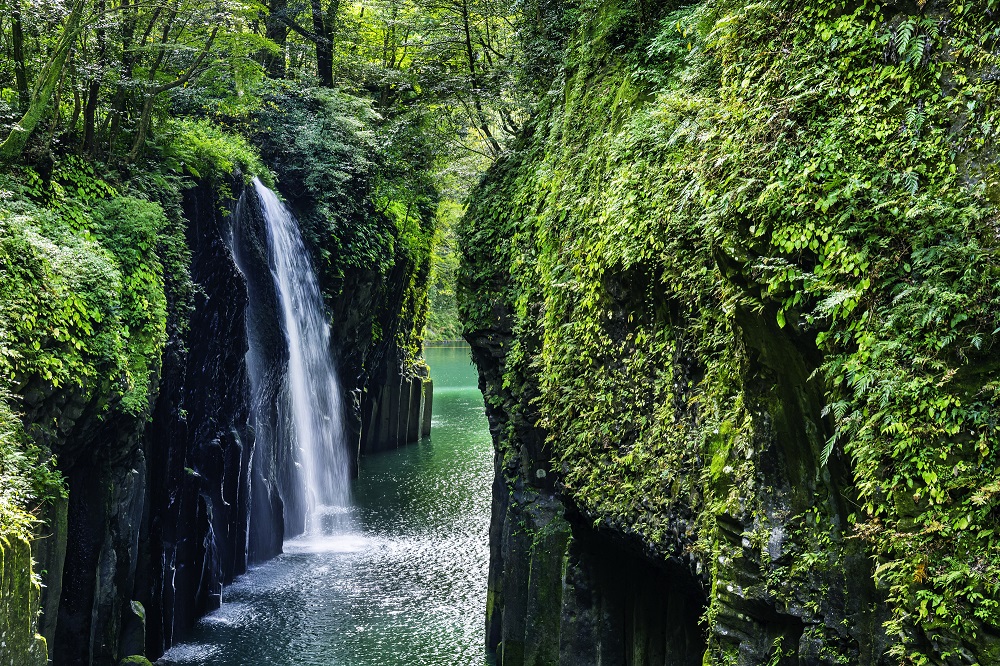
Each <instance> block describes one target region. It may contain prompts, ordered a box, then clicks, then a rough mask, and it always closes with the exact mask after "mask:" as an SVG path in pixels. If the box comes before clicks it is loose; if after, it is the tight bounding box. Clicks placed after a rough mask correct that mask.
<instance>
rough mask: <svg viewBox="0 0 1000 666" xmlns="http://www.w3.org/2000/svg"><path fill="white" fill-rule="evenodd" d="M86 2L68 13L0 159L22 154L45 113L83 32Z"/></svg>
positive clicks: (0, 150) (78, 1) (0, 147)
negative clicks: (59, 34) (26, 106)
mask: <svg viewBox="0 0 1000 666" xmlns="http://www.w3.org/2000/svg"><path fill="white" fill-rule="evenodd" d="M83 6H84V0H76V2H75V3H74V4H73V9H71V10H70V13H69V16H67V17H66V24H65V26H64V27H63V34H62V36H61V37H60V38H59V41H58V42H56V45H55V47H54V48H53V49H52V55H51V56H50V57H49V61H48V62H47V63H46V64H45V66H44V67H43V68H42V71H41V72H39V74H38V79H37V80H36V81H35V88H34V90H33V91H32V95H31V101H30V102H29V104H28V109H27V111H25V112H24V115H23V116H22V117H21V120H20V121H18V123H17V125H15V126H14V127H13V129H11V131H10V133H9V134H8V135H7V138H6V139H4V141H3V143H0V160H2V161H5V162H12V161H14V160H16V159H18V158H20V157H21V153H23V152H24V147H25V145H27V143H28V138H29V137H30V136H31V133H32V132H33V131H35V128H36V127H37V126H38V123H39V122H41V120H42V118H43V117H44V116H45V111H46V110H47V109H48V107H49V102H50V101H51V100H52V92H53V91H54V90H55V87H56V84H57V83H59V80H60V78H62V70H63V65H65V64H66V58H67V57H68V56H69V52H70V50H72V48H73V43H74V42H75V41H76V37H77V35H78V34H79V32H80V30H79V26H80V18H81V17H82V16H83Z"/></svg>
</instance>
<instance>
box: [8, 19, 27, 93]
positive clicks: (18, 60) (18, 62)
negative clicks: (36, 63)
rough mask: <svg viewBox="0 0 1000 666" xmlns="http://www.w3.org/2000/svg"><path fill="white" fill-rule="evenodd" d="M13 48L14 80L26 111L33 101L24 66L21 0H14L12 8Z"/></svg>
mask: <svg viewBox="0 0 1000 666" xmlns="http://www.w3.org/2000/svg"><path fill="white" fill-rule="evenodd" d="M10 19H11V25H10V27H11V41H12V44H11V50H12V51H13V52H14V80H15V85H16V86H17V101H18V104H19V105H20V108H19V110H20V111H21V112H24V111H26V110H27V109H28V105H29V104H30V103H31V96H30V93H29V92H28V74H27V71H26V70H25V67H24V26H23V25H22V24H21V0H14V8H13V9H11V17H10Z"/></svg>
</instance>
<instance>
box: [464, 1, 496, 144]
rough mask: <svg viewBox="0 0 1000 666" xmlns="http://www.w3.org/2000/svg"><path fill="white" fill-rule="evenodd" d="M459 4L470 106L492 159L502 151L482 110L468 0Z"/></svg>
mask: <svg viewBox="0 0 1000 666" xmlns="http://www.w3.org/2000/svg"><path fill="white" fill-rule="evenodd" d="M461 3H462V4H461V8H462V29H463V30H464V31H465V54H466V57H467V58H468V60H469V83H470V84H471V85H472V91H471V92H472V104H473V106H474V107H475V108H476V115H477V116H478V121H479V131H480V132H482V133H483V137H484V138H485V139H486V142H487V143H488V144H489V146H490V151H491V152H492V153H493V157H494V158H496V157H498V156H499V155H500V153H501V152H502V151H501V148H500V143H499V142H498V141H497V140H496V138H495V137H494V136H493V132H491V131H490V123H489V120H488V119H487V118H486V112H485V110H484V109H483V102H482V99H481V98H480V92H479V91H480V88H479V76H478V75H477V73H476V52H475V50H473V48H472V27H471V25H470V23H469V0H461ZM475 121H476V119H473V122H475Z"/></svg>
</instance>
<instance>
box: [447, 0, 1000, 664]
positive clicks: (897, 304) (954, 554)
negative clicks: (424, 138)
mask: <svg viewBox="0 0 1000 666" xmlns="http://www.w3.org/2000/svg"><path fill="white" fill-rule="evenodd" d="M566 9H567V12H569V15H571V16H573V17H574V18H575V27H574V29H573V33H572V34H571V35H570V36H569V39H568V41H567V47H566V50H565V52H564V54H563V63H564V68H563V71H562V72H561V74H560V75H559V76H558V77H557V78H556V80H555V81H554V82H553V87H552V89H551V91H550V94H548V95H546V96H545V97H544V98H543V101H542V102H541V104H540V106H539V108H538V112H537V115H536V117H535V119H534V120H533V122H532V123H531V125H530V127H529V130H528V132H527V133H526V135H525V136H524V137H523V139H522V142H521V144H520V145H519V147H518V148H517V149H516V150H515V151H513V152H512V153H511V154H510V155H508V156H507V157H506V158H504V159H503V160H501V161H500V163H498V164H497V165H496V166H495V167H494V168H493V169H492V170H491V172H490V173H489V174H488V175H487V177H486V179H485V180H484V182H483V183H482V184H481V186H480V187H479V189H478V191H477V193H476V195H475V198H474V200H473V202H472V204H471V205H470V208H469V212H468V214H467V216H466V219H465V222H464V228H463V230H462V244H463V252H464V256H465V260H464V261H465V263H464V266H463V270H462V276H461V278H460V287H461V293H460V296H461V302H462V309H463V316H464V318H465V325H466V337H467V338H468V339H469V340H470V342H472V344H473V347H474V352H473V353H474V357H475V358H476V361H477V363H478V364H479V367H480V370H481V373H482V377H483V380H484V384H485V388H486V399H487V411H488V413H489V414H490V416H491V420H492V423H493V426H494V435H495V437H496V441H497V447H498V455H499V456H500V465H499V472H500V475H501V480H502V481H503V482H504V483H505V485H506V486H507V487H509V488H511V489H516V488H517V487H518V485H519V484H529V485H534V486H537V487H541V488H546V487H552V486H553V485H554V487H555V488H557V489H558V491H559V494H560V496H561V497H562V498H563V501H564V502H566V503H567V504H568V505H569V507H570V508H571V509H572V512H571V513H573V514H574V515H576V516H577V518H575V519H574V521H573V522H574V531H577V530H578V529H582V527H584V526H586V525H598V526H599V527H600V530H601V531H604V532H607V533H609V534H612V535H618V536H619V537H625V538H627V539H634V540H635V541H637V542H638V543H640V544H642V545H641V546H639V549H640V550H642V551H644V552H645V554H646V556H647V557H650V558H652V559H653V560H654V561H656V560H659V561H667V562H675V563H677V564H682V565H683V566H684V567H685V568H686V570H687V571H688V573H689V575H690V576H692V577H695V578H697V579H698V580H700V581H701V583H700V585H701V586H702V589H703V591H704V592H705V594H706V596H707V597H708V605H707V609H706V612H705V616H704V621H705V625H704V626H705V627H706V632H707V635H708V652H707V654H706V656H705V659H706V661H707V663H734V664H736V663H738V664H746V665H748V666H749V665H750V664H762V663H785V661H784V660H793V659H798V660H799V661H800V662H801V661H802V660H805V661H806V662H807V663H829V664H834V663H852V664H853V663H864V664H875V663H889V662H892V661H901V662H907V661H909V662H913V663H935V664H938V663H947V664H951V663H955V664H958V663H977V662H978V663H983V664H985V663H989V659H990V654H991V652H990V651H991V650H992V649H993V648H992V647H991V645H992V640H993V639H992V638H991V637H992V636H993V635H994V634H996V633H997V626H1000V615H998V613H1000V592H998V590H997V587H996V585H995V579H996V576H997V572H998V571H1000V559H998V553H1000V542H998V541H997V536H996V535H995V534H994V529H993V526H994V525H995V522H996V515H995V505H996V502H995V501H996V498H997V497H998V496H1000V495H998V494H997V490H996V483H995V475H996V473H997V469H998V466H1000V459H998V457H997V454H996V451H994V450H993V449H994V447H992V446H991V445H990V442H992V441H993V439H995V434H996V433H995V426H994V424H995V422H996V418H997V416H998V411H1000V405H998V403H997V400H996V397H995V382H994V377H993V373H992V370H991V369H992V368H994V367H995V364H996V358H997V354H998V352H997V351H996V348H995V343H994V342H993V337H994V335H995V330H996V328H997V324H998V323H1000V322H998V312H1000V307H998V303H1000V291H998V288H997V284H998V282H997V280H996V275H997V268H996V266H997V257H998V249H1000V248H998V246H997V239H996V235H995V233H994V232H993V228H994V225H995V220H996V218H997V211H996V209H995V208H994V204H993V201H992V199H991V195H990V192H991V191H992V188H994V187H995V186H994V185H993V183H995V182H996V180H997V176H998V174H997V169H996V168H995V166H994V165H993V161H992V159H991V155H992V150H993V149H992V148H991V145H992V141H993V138H992V137H993V134H992V127H993V126H994V123H995V122H996V121H997V120H1000V117H998V116H997V110H996V109H997V104H996V102H997V101H998V99H997V92H996V88H995V84H994V83H992V80H993V79H992V78H991V77H992V74H989V73H988V72H992V71H993V68H995V67H996V66H997V63H996V56H995V54H993V53H992V52H991V51H989V50H988V49H986V48H984V47H983V46H982V45H983V44H986V43H991V42H990V40H992V39H994V38H995V37H996V34H995V33H996V30H997V27H996V24H995V23H994V22H992V21H990V20H987V19H986V18H984V16H985V15H984V14H983V12H982V9H983V8H982V7H979V9H972V8H971V5H967V4H963V3H958V2H927V3H917V4H914V5H908V4H893V5H889V4H880V3H873V2H855V3H847V2H834V3H830V2H812V1H810V0H800V1H798V2H783V1H778V0H774V1H770V2H762V3H750V4H748V3H741V2H735V1H730V0H705V1H703V2H694V3H676V2H661V3H652V4H650V3H643V2H634V3H633V2H628V1H625V0H621V1H614V2H603V3H588V2H585V3H581V4H580V5H579V6H577V7H574V8H569V7H567V8H566ZM984 128H986V129H985V130H984ZM983 132H985V134H984V133H983ZM539 471H542V472H543V473H544V474H543V476H542V477H539V476H538V475H537V473H538V472H539ZM540 479H544V480H540ZM514 496H516V493H515V495H514ZM494 518H495V520H496V519H497V516H496V515H495V517H494ZM494 537H495V538H497V539H501V540H502V538H503V537H502V534H501V533H500V532H498V531H496V530H495V531H494ZM494 552H495V553H496V551H494ZM497 562H498V564H497V566H498V567H500V571H501V573H498V574H496V575H500V576H503V575H506V574H504V573H503V572H505V571H506V569H505V568H504V567H506V566H507V563H506V562H503V561H502V560H501V559H497ZM509 575H512V576H520V575H521V574H520V573H518V572H516V571H514V570H511V571H510V572H509ZM494 608H496V603H495V607H494ZM494 612H495V613H496V612H497V611H496V610H494ZM788 663H793V662H792V661H788Z"/></svg>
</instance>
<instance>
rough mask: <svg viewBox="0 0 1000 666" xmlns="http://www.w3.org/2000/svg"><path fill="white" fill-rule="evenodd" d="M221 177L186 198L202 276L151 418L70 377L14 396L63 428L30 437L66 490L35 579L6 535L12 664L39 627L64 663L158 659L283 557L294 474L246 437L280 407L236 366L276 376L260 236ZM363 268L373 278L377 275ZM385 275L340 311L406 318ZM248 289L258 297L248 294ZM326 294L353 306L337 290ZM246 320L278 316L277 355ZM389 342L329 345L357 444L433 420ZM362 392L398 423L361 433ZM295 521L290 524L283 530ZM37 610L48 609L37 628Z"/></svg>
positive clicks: (175, 294) (279, 362) (236, 185)
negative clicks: (266, 563) (79, 394)
mask: <svg viewBox="0 0 1000 666" xmlns="http://www.w3.org/2000/svg"><path fill="white" fill-rule="evenodd" d="M227 189H229V190H231V191H234V192H236V193H237V194H238V193H240V192H241V191H242V189H243V184H242V183H241V182H239V181H235V182H232V183H230V184H229V187H228V188H220V187H218V186H213V185H210V184H207V183H203V184H201V185H199V186H197V187H195V188H194V189H191V190H187V191H186V192H185V194H184V199H183V214H184V218H185V221H186V222H185V225H186V240H187V244H188V247H189V249H190V252H191V261H190V275H191V279H192V281H193V283H194V285H195V289H194V292H193V295H190V296H189V295H188V294H186V293H183V292H179V291H177V290H172V289H171V285H170V284H168V285H167V297H168V316H169V317H170V318H172V321H173V324H172V325H168V331H169V332H170V333H171V335H170V337H169V340H168V343H167V346H166V349H165V351H164V354H163V358H162V367H161V370H160V372H159V374H158V377H157V381H156V382H154V390H153V392H152V396H151V406H150V412H149V415H148V416H147V415H144V414H139V415H135V416H132V417H126V416H122V415H119V414H118V413H117V412H112V413H111V414H110V415H107V414H102V413H101V405H100V404H99V403H98V404H93V405H90V404H77V403H78V402H79V400H76V399H75V398H74V395H73V393H72V391H69V392H60V391H55V390H52V389H51V387H50V388H49V389H48V390H46V388H45V385H44V383H43V382H35V383H33V384H30V385H29V386H28V389H27V390H25V392H24V393H25V396H24V400H23V409H24V422H25V424H26V427H27V429H28V431H29V433H32V430H31V424H32V423H55V424H57V428H54V429H49V430H44V431H43V430H40V429H36V431H35V432H34V433H33V434H34V436H36V439H37V438H38V437H43V436H44V437H45V439H44V440H43V441H42V442H41V443H44V444H45V445H47V446H48V447H50V448H51V449H52V450H53V451H54V452H56V453H57V455H58V462H59V468H60V470H61V471H62V472H63V474H64V475H65V477H66V480H67V485H68V486H69V500H68V502H57V504H56V505H55V506H53V507H49V509H48V510H47V513H48V515H47V516H46V522H45V524H44V525H42V526H41V527H40V529H39V535H38V538H37V539H35V540H34V541H33V542H32V544H31V546H30V547H31V548H32V550H33V551H34V553H33V554H34V558H35V560H36V565H37V568H36V571H38V572H40V573H41V576H42V580H41V582H42V584H43V586H42V587H41V588H39V587H38V586H37V585H34V584H33V583H32V582H31V581H32V578H31V575H32V574H31V570H30V560H29V559H28V555H27V553H28V550H27V549H28V544H22V543H14V542H12V543H11V544H5V545H4V546H3V552H4V559H3V561H4V563H5V564H4V565H3V566H4V572H5V573H4V574H3V576H4V577H3V579H2V580H3V581H4V582H3V585H2V586H0V605H3V606H4V607H7V608H9V609H10V613H9V615H7V616H5V617H9V620H10V626H9V627H8V628H6V630H7V631H9V632H10V636H11V641H10V642H9V643H8V644H7V646H5V648H4V651H2V652H3V654H10V655H11V656H12V657H11V658H12V659H14V662H13V663H15V664H18V666H20V665H21V664H22V663H23V664H29V663H31V661H30V660H31V659H35V658H36V656H38V655H40V654H43V653H44V647H45V646H44V644H43V643H42V642H41V641H36V640H35V639H34V634H35V632H36V631H37V632H38V634H40V635H42V636H43V637H44V638H45V639H46V642H47V645H48V656H49V658H50V659H51V660H52V663H54V664H57V665H66V666H76V665H77V664H86V665H100V666H103V665H105V664H117V663H118V662H119V661H120V660H121V659H123V658H125V657H127V656H130V655H146V656H148V657H149V658H151V659H155V658H156V657H158V656H159V655H160V654H162V652H163V651H164V650H165V649H166V648H167V647H169V646H170V645H171V644H172V643H174V642H176V640H178V638H179V637H180V636H182V635H183V633H184V631H185V630H186V629H187V628H189V627H190V626H191V625H192V624H193V623H194V622H195V620H196V619H197V618H198V617H200V616H201V615H203V614H204V613H206V612H208V611H210V610H212V609H214V608H217V607H218V605H219V603H220V600H221V591H222V586H223V585H224V584H226V583H228V582H231V581H232V580H233V578H234V577H235V576H237V575H239V574H240V573H242V572H244V571H245V570H246V568H247V566H248V565H249V564H251V563H253V562H260V561H263V560H265V559H267V558H270V557H273V556H274V555H276V554H277V553H279V552H280V550H281V543H282V540H283V538H285V537H287V536H289V533H286V532H285V530H284V526H283V520H282V493H281V488H282V487H287V484H288V483H290V479H291V477H292V471H291V467H290V463H291V458H290V451H288V450H280V449H279V450H270V451H269V450H264V449H263V448H261V447H257V443H258V439H269V438H258V437H257V436H256V433H257V432H261V431H263V430H264V429H271V430H272V431H273V430H276V429H277V428H278V425H277V423H278V415H277V414H276V412H275V411H274V409H273V408H272V409H270V410H268V409H264V410H262V412H261V413H262V414H263V415H264V416H263V417H262V418H260V419H259V420H258V421H255V420H254V418H253V416H252V412H253V410H252V409H251V407H252V406H251V404H250V390H249V380H248V375H247V363H248V360H249V361H250V362H258V363H262V364H264V365H266V366H267V368H268V373H269V374H271V375H272V376H273V378H274V381H273V383H272V385H271V390H273V391H280V390H282V387H281V376H282V375H283V366H284V363H285V362H286V360H287V359H285V358H284V348H285V345H284V342H283V338H282V337H281V336H282V333H281V330H280V327H279V325H278V322H279V318H277V317H276V316H275V315H274V314H273V313H274V309H275V307H276V299H275V294H274V288H273V283H272V280H271V276H270V272H269V269H268V267H267V263H266V236H265V232H264V228H263V222H262V218H261V215H260V212H259V205H258V204H257V200H256V197H255V196H250V197H247V198H246V201H247V202H249V203H248V204H247V208H248V209H249V211H244V212H243V213H241V214H240V215H239V216H236V215H230V212H231V211H233V210H234V208H235V206H236V201H234V200H233V199H232V198H231V197H229V196H227V195H225V194H220V191H221V192H225V191H226V190H227ZM249 192H250V194H251V195H252V194H253V192H252V189H250V190H249ZM373 214H374V212H373ZM237 259H238V260H239V261H237ZM394 272H395V273H399V276H398V277H397V278H396V279H397V280H398V281H402V280H406V281H410V280H413V279H414V275H413V272H414V267H413V266H407V265H404V266H397V267H396V269H395V270H394ZM366 277H367V278H370V279H372V280H377V281H380V282H382V283H383V284H380V285H379V288H372V286H371V285H370V284H365V278H366ZM388 277H389V278H390V279H389V280H387V276H381V275H378V274H377V273H374V272H372V273H370V274H367V275H361V276H358V278H357V279H356V280H355V285H354V286H356V287H357V290H358V291H361V292H366V293H368V294H369V305H371V306H372V307H371V308H370V309H369V310H366V311H364V312H361V313H356V312H351V314H352V317H353V319H352V322H353V324H354V325H355V326H357V327H359V328H362V327H367V329H368V330H369V331H370V330H371V329H372V328H373V326H374V325H379V326H382V327H383V330H388V331H391V332H394V331H395V330H396V328H395V327H399V326H401V325H402V326H405V325H406V324H405V322H404V323H403V324H400V323H398V322H396V321H394V320H395V319H398V318H400V317H401V316H405V313H401V312H400V308H401V305H402V304H401V303H400V302H399V301H398V300H397V301H395V302H388V303H387V302H386V301H385V299H386V284H384V283H386V282H387V283H388V286H389V287H390V288H391V286H392V281H391V277H392V276H388ZM340 293H342V294H345V293H346V294H348V295H350V296H353V294H351V292H345V291H341V292H340ZM416 293H418V294H419V290H418V291H417V292H416ZM251 299H253V304H254V306H253V307H248V306H249V304H250V301H251ZM333 304H334V306H335V307H346V308H348V309H349V308H351V307H353V305H355V304H348V305H347V306H343V305H342V304H340V303H339V302H338V301H337V300H336V299H334V300H333ZM338 314H339V315H341V316H342V315H343V314H344V313H337V312H335V313H333V316H334V321H335V322H336V321H337V320H336V317H337V316H338ZM411 316H412V315H411ZM248 317H261V318H269V319H270V320H271V321H273V322H275V325H274V326H273V327H272V328H271V329H267V328H266V327H264V328H263V329H262V328H261V327H256V328H257V330H264V331H268V330H269V331H270V332H269V333H265V334H269V335H273V339H271V340H267V341H263V345H262V346H263V347H264V348H266V349H268V350H273V352H274V354H273V356H271V357H269V358H265V359H248V358H247V348H248V346H247V326H246V323H247V318H248ZM379 318H381V321H378V322H377V324H376V321H373V320H377V319H379ZM178 322H181V323H183V325H177V324H178ZM334 325H335V326H336V323H335V324H334ZM396 340H397V338H395V337H392V336H390V337H388V339H387V340H385V339H384V340H380V341H378V343H377V344H374V345H373V344H372V341H371V340H370V339H369V340H367V341H365V340H362V341H361V343H360V344H353V345H345V344H343V341H342V340H336V341H335V342H334V344H338V345H339V346H338V347H337V348H335V349H333V350H332V351H333V352H334V353H335V354H336V356H337V358H338V360H339V361H340V364H341V366H342V367H344V366H347V367H352V365H353V367H354V368H356V371H355V372H354V374H352V375H349V376H347V377H346V378H345V381H344V391H345V393H346V394H347V396H348V398H349V399H348V400H345V409H346V410H347V411H348V414H346V416H347V418H348V419H349V420H350V421H351V422H352V423H353V424H354V426H353V429H354V432H355V444H354V446H355V447H356V451H357V452H358V453H360V450H362V449H363V450H375V449H378V448H385V447H387V446H396V445H398V444H402V443H405V442H407V441H413V440H414V439H416V438H419V436H420V433H422V432H423V433H426V431H427V429H428V427H429V418H428V417H429V408H430V402H431V400H430V383H429V380H426V378H424V377H420V375H419V373H420V370H419V369H417V368H414V367H412V366H408V365H407V364H405V363H403V362H401V361H400V359H404V358H405V357H406V355H405V354H403V353H401V352H400V351H398V350H396V349H395V346H394V345H395V344H396ZM370 346H377V347H378V350H377V352H378V353H377V354H374V355H373V354H372V353H371V349H369V347H370ZM373 361H377V362H378V365H377V366H375V367H376V370H375V371H374V372H372V371H369V369H368V368H370V367H373V366H369V365H366V363H368V362H373ZM423 374H426V373H425V372H424V373H423ZM351 396H353V400H352V399H350V397H351ZM369 396H370V397H369ZM267 402H268V403H269V404H270V405H271V406H273V405H274V404H276V402H275V401H267ZM362 402H364V403H365V404H370V405H371V407H370V408H369V409H370V410H371V411H372V412H374V413H376V414H378V415H380V418H381V419H382V420H384V421H386V423H387V424H388V423H389V422H391V423H392V426H393V430H392V431H391V432H390V430H389V429H388V425H386V426H384V427H383V428H382V429H381V430H380V431H379V432H377V433H372V434H369V433H368V432H367V429H364V430H363V429H362V427H361V418H360V416H361V404H362ZM425 409H426V416H425V411H424V410H425ZM372 427H373V429H374V426H372ZM275 439H277V440H278V441H282V440H281V438H280V437H278V438H275ZM270 441H274V439H271V440H270ZM284 441H285V443H286V444H287V438H286V439H285V440H284ZM362 442H373V443H372V444H365V445H364V446H362ZM375 442H377V443H378V444H377V445H376V444H374V443H375ZM286 448H287V447H286ZM290 529H291V532H290V533H292V534H294V533H295V531H296V530H295V528H294V526H292V528H290ZM29 592H30V594H29ZM36 608H40V609H41V610H42V614H41V616H40V617H39V618H38V619H37V626H36V627H31V620H32V617H33V614H34V611H33V609H36ZM32 655H35V656H32Z"/></svg>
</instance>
